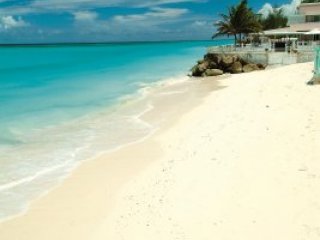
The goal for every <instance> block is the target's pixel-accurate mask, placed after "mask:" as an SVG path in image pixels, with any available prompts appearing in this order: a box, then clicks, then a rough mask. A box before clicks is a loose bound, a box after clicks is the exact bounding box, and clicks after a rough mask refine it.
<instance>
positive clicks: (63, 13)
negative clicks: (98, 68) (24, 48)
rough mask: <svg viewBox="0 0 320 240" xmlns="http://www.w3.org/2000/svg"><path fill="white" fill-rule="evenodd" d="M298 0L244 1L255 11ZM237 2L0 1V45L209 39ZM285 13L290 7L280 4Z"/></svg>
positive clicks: (169, 0)
mask: <svg viewBox="0 0 320 240" xmlns="http://www.w3.org/2000/svg"><path fill="white" fill-rule="evenodd" d="M291 1H299V0H268V1H267V0H249V5H250V6H251V7H252V8H253V9H254V10H255V11H259V10H261V9H263V11H264V12H267V11H268V9H269V8H270V5H268V4H271V5H275V4H276V5H278V6H281V5H284V4H291ZM238 2H239V0H0V43H51V42H113V41H163V40H202V39H210V37H211V36H212V33H213V32H214V27H213V22H215V21H217V20H218V14H219V13H223V12H226V9H227V8H228V7H229V6H231V5H234V4H236V3H238ZM267 3H268V4H267ZM286 6H287V7H288V9H290V5H286Z"/></svg>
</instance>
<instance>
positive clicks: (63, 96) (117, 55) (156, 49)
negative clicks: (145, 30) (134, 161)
mask: <svg viewBox="0 0 320 240" xmlns="http://www.w3.org/2000/svg"><path fill="white" fill-rule="evenodd" d="M226 43H229V41H227V40H217V41H185V42H154V43H119V44H111V43H110V44H73V45H72V44H68V45H40V46H36V45H32V46H0V219H4V218H7V217H9V216H12V215H15V214H19V213H21V212H22V211H23V210H25V209H26V207H27V205H28V203H29V202H30V201H31V200H32V199H34V198H35V197H38V196H40V195H41V194H44V193H45V192H46V191H47V190H48V189H50V188H51V187H53V186H55V185H56V184H57V183H59V181H61V179H63V177H64V176H66V175H67V174H68V173H69V172H70V171H71V170H72V169H74V167H75V166H77V164H79V162H81V161H82V160H86V159H88V158H90V157H92V156H94V155H96V154H99V153H100V152H103V151H107V150H112V149H116V148H118V147H120V146H122V145H124V144H128V143H130V142H132V141H136V140H137V139H139V138H143V137H145V136H147V135H148V134H149V133H150V132H151V131H152V130H153V129H152V126H149V125H147V124H144V123H143V122H141V121H137V116H139V114H141V111H144V110H143V109H131V110H130V111H129V112H127V113H126V114H123V113H122V114H118V113H117V111H116V110H115V109H116V108H117V106H118V105H119V104H120V103H121V101H124V99H126V98H128V97H130V96H131V97H132V96H136V97H142V96H141V95H142V92H143V91H141V90H142V89H143V88H144V87H145V86H148V85H150V84H153V83H156V82H159V81H165V80H167V79H168V78H170V79H172V78H176V79H178V78H181V77H184V76H186V75H187V73H188V70H189V69H190V68H191V67H192V65H193V64H194V63H195V61H196V60H197V59H199V58H201V57H202V55H203V54H204V53H205V51H206V48H207V47H208V46H212V45H221V44H226ZM102 140H103V141H102Z"/></svg>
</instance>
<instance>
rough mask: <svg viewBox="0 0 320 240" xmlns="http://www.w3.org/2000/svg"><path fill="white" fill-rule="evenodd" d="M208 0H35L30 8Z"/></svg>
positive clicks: (88, 6)
mask: <svg viewBox="0 0 320 240" xmlns="http://www.w3.org/2000/svg"><path fill="white" fill-rule="evenodd" d="M206 1H207V0H108V1H107V0H46V1H44V0H35V1H34V2H32V4H30V5H29V6H30V7H32V8H33V9H35V10H37V11H44V12H45V11H56V10H57V9H60V10H66V11H68V10H69V11H70V10H77V9H92V8H96V7H154V6H160V5H163V4H172V3H181V2H206Z"/></svg>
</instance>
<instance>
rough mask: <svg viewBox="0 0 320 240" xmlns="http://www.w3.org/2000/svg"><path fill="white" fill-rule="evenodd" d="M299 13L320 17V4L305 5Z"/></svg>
mask: <svg viewBox="0 0 320 240" xmlns="http://www.w3.org/2000/svg"><path fill="white" fill-rule="evenodd" d="M298 11H299V14H302V15H320V3H303V4H301V5H300V6H299V8H298Z"/></svg>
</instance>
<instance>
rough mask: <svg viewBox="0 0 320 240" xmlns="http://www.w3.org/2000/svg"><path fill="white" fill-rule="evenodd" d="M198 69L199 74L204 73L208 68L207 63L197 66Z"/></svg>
mask: <svg viewBox="0 0 320 240" xmlns="http://www.w3.org/2000/svg"><path fill="white" fill-rule="evenodd" d="M198 68H199V70H200V71H201V72H204V71H206V70H207V69H208V68H209V62H207V61H205V62H203V63H201V64H199V65H198Z"/></svg>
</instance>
